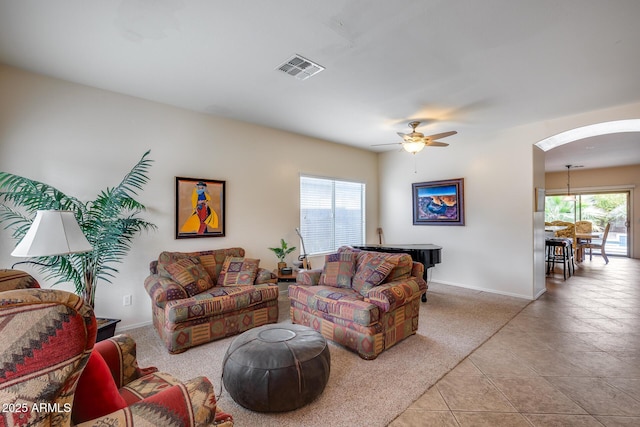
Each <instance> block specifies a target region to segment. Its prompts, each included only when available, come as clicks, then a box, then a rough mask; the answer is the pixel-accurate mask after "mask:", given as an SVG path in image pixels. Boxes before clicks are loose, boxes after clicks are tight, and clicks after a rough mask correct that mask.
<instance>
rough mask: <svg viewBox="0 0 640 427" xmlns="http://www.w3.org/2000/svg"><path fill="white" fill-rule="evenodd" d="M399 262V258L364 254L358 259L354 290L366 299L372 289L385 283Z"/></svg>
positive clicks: (370, 253) (372, 253) (371, 253)
mask: <svg viewBox="0 0 640 427" xmlns="http://www.w3.org/2000/svg"><path fill="white" fill-rule="evenodd" d="M397 262H398V258H397V257H393V256H389V255H388V254H380V253H375V252H365V253H362V254H361V255H360V257H359V258H358V262H357V268H356V274H355V276H353V284H352V288H353V289H355V290H356V291H358V292H360V294H361V295H362V296H365V297H366V296H367V292H368V291H369V290H370V289H371V288H373V287H374V286H378V285H380V284H381V283H382V282H384V279H386V277H387V276H388V275H389V273H390V272H391V270H393V267H395V265H396V263H397Z"/></svg>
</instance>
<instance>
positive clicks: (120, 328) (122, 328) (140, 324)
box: [117, 320, 153, 332]
mask: <svg viewBox="0 0 640 427" xmlns="http://www.w3.org/2000/svg"><path fill="white" fill-rule="evenodd" d="M152 324H153V322H152V321H151V320H149V321H147V322H141V323H134V324H133V325H126V326H123V327H118V328H117V329H118V332H124V331H128V330H129V329H135V328H142V327H143V326H149V325H152Z"/></svg>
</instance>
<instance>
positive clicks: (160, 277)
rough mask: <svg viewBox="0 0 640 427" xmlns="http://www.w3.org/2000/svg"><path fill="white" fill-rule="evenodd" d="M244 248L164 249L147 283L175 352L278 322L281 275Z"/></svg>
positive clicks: (159, 327)
mask: <svg viewBox="0 0 640 427" xmlns="http://www.w3.org/2000/svg"><path fill="white" fill-rule="evenodd" d="M244 255H245V251H244V249H242V248H230V249H215V250H210V251H200V252H162V253H161V254H160V256H159V257H158V260H156V261H152V262H151V264H150V266H149V268H150V272H151V274H150V275H149V276H148V277H147V278H146V279H145V282H144V286H145V289H146V290H147V292H148V293H149V296H150V297H151V306H152V310H153V325H154V326H155V328H156V331H158V334H159V335H160V338H162V341H163V342H164V344H165V346H166V347H167V349H168V350H169V352H170V353H180V352H183V351H185V350H186V349H188V348H190V347H193V346H196V345H199V344H204V343H207V342H210V341H213V340H217V339H220V338H224V337H227V336H230V335H235V334H238V333H241V332H244V331H246V330H248V329H251V328H254V327H256V326H262V325H265V324H267V323H275V322H277V321H278V285H277V278H276V276H275V275H274V274H273V273H271V272H270V271H268V270H266V269H264V268H260V267H259V261H260V260H258V259H250V258H244Z"/></svg>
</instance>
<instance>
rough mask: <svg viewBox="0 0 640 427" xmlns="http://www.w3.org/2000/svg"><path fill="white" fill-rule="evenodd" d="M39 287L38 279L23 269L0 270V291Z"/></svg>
mask: <svg viewBox="0 0 640 427" xmlns="http://www.w3.org/2000/svg"><path fill="white" fill-rule="evenodd" d="M39 287H40V284H39V283H38V281H37V280H36V279H35V278H34V277H33V276H32V275H30V274H29V273H27V272H25V271H21V270H0V292H2V291H12V290H14V289H30V288H39Z"/></svg>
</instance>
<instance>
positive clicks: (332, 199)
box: [300, 176, 365, 255]
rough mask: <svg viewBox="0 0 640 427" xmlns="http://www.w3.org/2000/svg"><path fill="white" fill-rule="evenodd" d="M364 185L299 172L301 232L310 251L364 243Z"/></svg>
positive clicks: (310, 252)
mask: <svg viewBox="0 0 640 427" xmlns="http://www.w3.org/2000/svg"><path fill="white" fill-rule="evenodd" d="M364 192H365V185H364V184H363V183H360V182H353V181H340V180H335V179H330V178H315V177H311V176H300V233H301V234H302V237H303V239H304V243H305V249H306V250H307V254H308V255H313V254H319V253H327V252H334V251H335V250H336V249H338V248H339V247H340V246H343V245H361V244H363V243H364V230H365V215H364V206H365V204H364Z"/></svg>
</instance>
